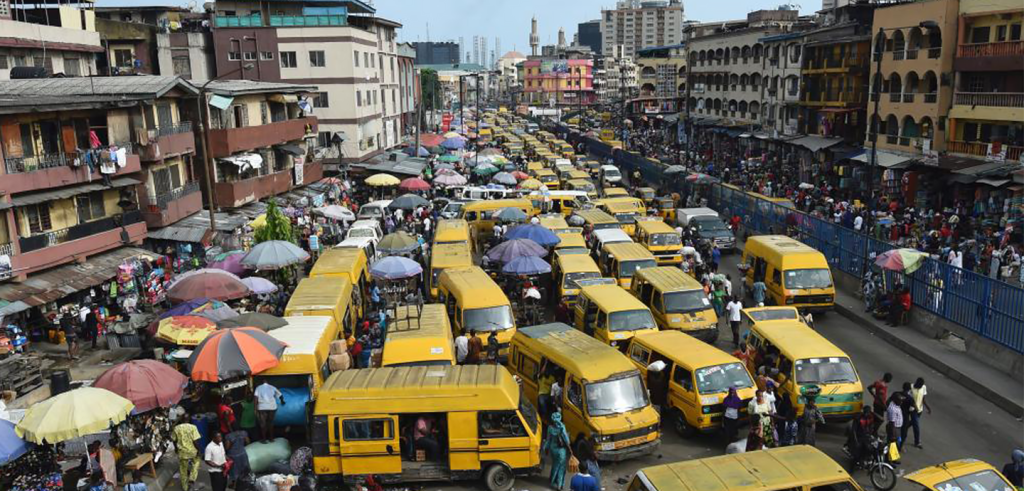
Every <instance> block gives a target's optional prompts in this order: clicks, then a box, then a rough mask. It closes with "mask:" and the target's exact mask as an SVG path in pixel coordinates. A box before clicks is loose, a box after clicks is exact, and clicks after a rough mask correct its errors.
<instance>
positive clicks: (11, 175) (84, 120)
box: [0, 77, 201, 279]
mask: <svg viewBox="0 0 1024 491" xmlns="http://www.w3.org/2000/svg"><path fill="white" fill-rule="evenodd" d="M195 94H196V88H195V87H193V86H192V85H190V84H189V83H187V82H185V81H183V80H181V79H180V78H178V77H131V78H127V77H124V78H122V77H92V78H86V77H81V78H78V77H73V78H51V79H27V80H9V81H3V82H0V101H2V103H0V157H2V158H3V162H4V165H3V168H2V169H0V170H2V172H3V174H4V176H3V179H0V193H2V194H3V199H2V201H0V208H2V209H3V214H4V217H5V220H3V221H2V224H0V256H2V257H3V258H2V260H0V264H2V266H6V268H4V267H0V276H3V277H4V278H6V277H9V276H14V277H17V278H19V279H25V278H27V277H28V276H29V275H31V274H33V273H36V272H38V271H42V270H45V269H49V268H53V267H55V266H59V265H61V264H65V263H70V262H73V261H84V260H85V259H86V258H88V257H90V256H93V255H96V254H101V253H104V252H107V251H110V250H112V249H117V248H119V247H121V246H122V245H130V244H140V243H141V242H142V241H143V240H144V239H145V238H146V232H147V227H146V223H147V222H150V223H152V224H154V225H155V226H161V225H164V224H167V223H171V222H173V221H175V220H177V219H180V218H181V217H182V216H185V215H186V214H191V213H194V212H196V211H198V210H199V209H200V207H201V201H200V195H199V194H198V192H197V191H198V187H197V186H195V177H194V176H193V174H192V169H191V168H190V166H189V164H190V160H191V157H192V154H193V152H194V148H195V142H194V140H193V139H192V134H191V132H190V131H189V127H188V125H187V123H185V122H184V121H183V119H182V117H181V113H180V110H181V107H182V105H183V104H185V103H187V101H186V99H187V98H192V100H194V97H195ZM193 105H194V103H193ZM111 275H112V274H111Z"/></svg>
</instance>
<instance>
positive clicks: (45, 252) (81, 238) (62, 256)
mask: <svg viewBox="0 0 1024 491" xmlns="http://www.w3.org/2000/svg"><path fill="white" fill-rule="evenodd" d="M122 226H123V227H124V228H123V229H122ZM122 231H124V232H127V235H128V242H129V243H133V244H138V243H141V242H142V241H143V239H145V238H146V223H145V222H144V221H143V219H142V213H140V212H138V211H130V212H127V213H123V214H120V215H114V216H111V217H107V218H101V219H99V220H95V221H92V222H87V223H82V224H79V225H75V226H73V227H69V228H66V229H62V230H53V231H47V232H44V233H41V234H37V235H32V236H29V237H23V238H20V239H18V245H19V247H20V249H21V253H20V254H17V255H14V256H12V258H11V266H12V267H13V269H14V270H15V271H17V272H18V274H29V273H32V272H35V271H38V270H41V269H45V268H51V267H53V266H57V265H60V264H64V263H69V262H71V261H75V260H84V259H85V258H86V257H87V256H91V255H95V254H99V253H101V252H104V251H108V250H110V249H116V248H118V247H121V246H122V245H125V243H124V242H122V236H121V233H122Z"/></svg>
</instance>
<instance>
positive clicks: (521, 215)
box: [493, 208, 526, 222]
mask: <svg viewBox="0 0 1024 491" xmlns="http://www.w3.org/2000/svg"><path fill="white" fill-rule="evenodd" d="M493 216H494V219H495V220H500V221H502V222H522V221H524V220H526V212H524V211H523V210H520V209H519V208H502V209H500V210H498V211H496V212H494V215H493Z"/></svg>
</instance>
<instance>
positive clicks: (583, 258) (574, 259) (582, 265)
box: [558, 254, 601, 273]
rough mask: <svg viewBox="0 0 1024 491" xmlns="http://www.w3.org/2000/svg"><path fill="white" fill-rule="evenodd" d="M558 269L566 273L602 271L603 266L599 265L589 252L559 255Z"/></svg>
mask: <svg viewBox="0 0 1024 491" xmlns="http://www.w3.org/2000/svg"><path fill="white" fill-rule="evenodd" d="M558 269H560V270H561V271H562V272H565V273H582V272H595V273H600V272H601V268H599V267H597V263H595V262H594V258H592V257H590V255H588V254H566V255H563V256H558Z"/></svg>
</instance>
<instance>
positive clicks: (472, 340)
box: [466, 329, 484, 365]
mask: <svg viewBox="0 0 1024 491" xmlns="http://www.w3.org/2000/svg"><path fill="white" fill-rule="evenodd" d="M483 350H484V343H483V341H482V340H481V339H480V338H479V337H477V335H476V329H473V330H471V331H469V352H468V353H467V354H466V364H467V365H479V364H480V354H481V353H482V352H483Z"/></svg>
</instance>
